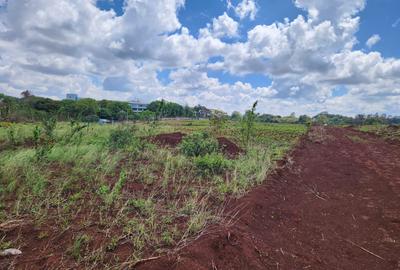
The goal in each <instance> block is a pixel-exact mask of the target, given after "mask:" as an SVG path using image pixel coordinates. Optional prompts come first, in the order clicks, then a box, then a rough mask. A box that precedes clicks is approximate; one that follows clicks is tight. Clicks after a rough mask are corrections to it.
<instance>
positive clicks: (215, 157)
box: [194, 153, 231, 175]
mask: <svg viewBox="0 0 400 270" xmlns="http://www.w3.org/2000/svg"><path fill="white" fill-rule="evenodd" d="M194 164H195V165H196V168H197V169H198V171H199V173H200V174H203V175H214V174H221V173H223V172H224V171H225V170H227V169H228V168H229V167H230V165H231V164H230V162H229V160H227V159H225V157H224V156H223V155H222V154H217V153H212V154H206V155H205V156H201V157H197V158H195V160H194Z"/></svg>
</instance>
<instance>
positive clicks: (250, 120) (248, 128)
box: [240, 101, 258, 147]
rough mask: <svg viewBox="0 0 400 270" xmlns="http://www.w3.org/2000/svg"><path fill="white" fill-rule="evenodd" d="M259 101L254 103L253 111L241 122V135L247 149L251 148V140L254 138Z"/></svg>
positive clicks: (247, 113) (248, 112)
mask: <svg viewBox="0 0 400 270" xmlns="http://www.w3.org/2000/svg"><path fill="white" fill-rule="evenodd" d="M257 104H258V101H256V102H254V104H253V106H252V108H251V110H249V111H247V112H246V114H245V115H244V116H243V119H242V121H241V126H242V127H241V129H240V132H241V135H242V140H243V143H244V145H245V146H246V147H248V146H249V143H250V139H251V138H252V137H253V136H254V132H255V130H254V125H255V122H256V118H257V115H256V108H257Z"/></svg>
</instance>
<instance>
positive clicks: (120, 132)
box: [108, 127, 137, 149]
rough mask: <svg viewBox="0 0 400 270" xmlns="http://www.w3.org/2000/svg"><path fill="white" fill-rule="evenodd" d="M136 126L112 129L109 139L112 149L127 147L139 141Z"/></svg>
mask: <svg viewBox="0 0 400 270" xmlns="http://www.w3.org/2000/svg"><path fill="white" fill-rule="evenodd" d="M135 132H136V129H135V128H134V127H129V128H119V129H116V130H113V131H111V134H110V137H109V139H108V145H109V147H110V148H112V149H126V148H127V147H128V146H129V145H132V144H134V142H135V141H137V138H136V136H135Z"/></svg>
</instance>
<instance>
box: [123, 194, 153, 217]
mask: <svg viewBox="0 0 400 270" xmlns="http://www.w3.org/2000/svg"><path fill="white" fill-rule="evenodd" d="M128 206H130V207H131V208H133V209H134V210H136V211H138V212H139V213H140V214H141V215H149V214H150V213H151V212H152V211H153V208H154V203H153V201H152V200H151V199H150V198H149V199H142V198H140V199H130V200H129V201H128Z"/></svg>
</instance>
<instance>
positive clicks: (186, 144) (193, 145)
mask: <svg viewBox="0 0 400 270" xmlns="http://www.w3.org/2000/svg"><path fill="white" fill-rule="evenodd" d="M179 149H180V151H181V152H182V153H183V154H184V155H186V156H190V157H197V156H203V155H206V154H211V153H213V152H216V151H217V150H218V142H217V140H216V139H214V138H213V137H211V136H210V134H209V133H207V132H195V133H192V134H190V135H187V136H186V137H184V138H183V140H182V142H181V143H180V145H179Z"/></svg>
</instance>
